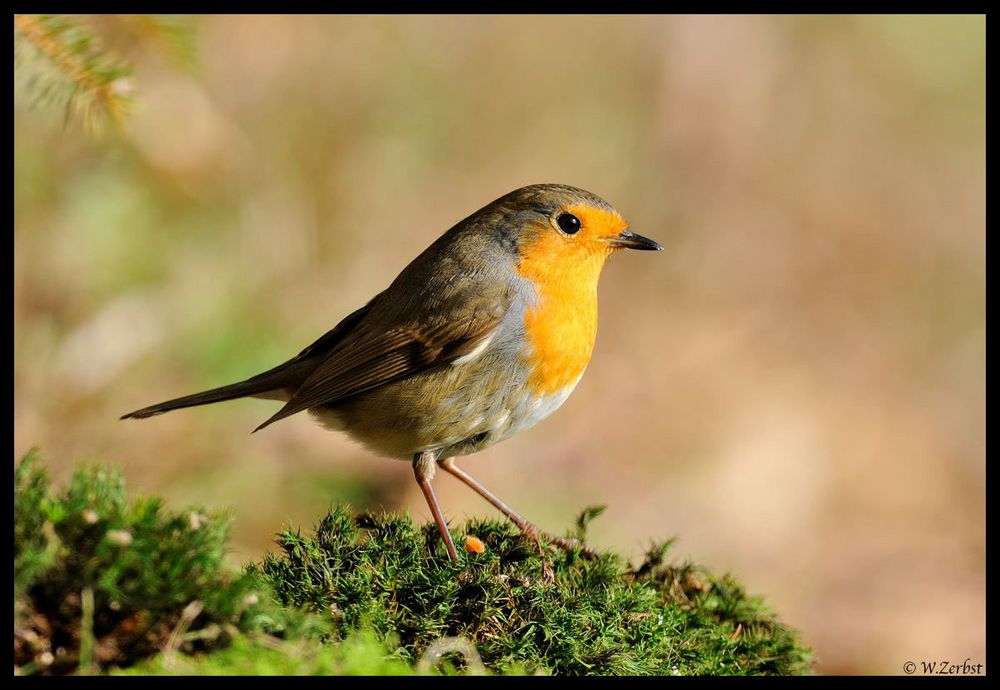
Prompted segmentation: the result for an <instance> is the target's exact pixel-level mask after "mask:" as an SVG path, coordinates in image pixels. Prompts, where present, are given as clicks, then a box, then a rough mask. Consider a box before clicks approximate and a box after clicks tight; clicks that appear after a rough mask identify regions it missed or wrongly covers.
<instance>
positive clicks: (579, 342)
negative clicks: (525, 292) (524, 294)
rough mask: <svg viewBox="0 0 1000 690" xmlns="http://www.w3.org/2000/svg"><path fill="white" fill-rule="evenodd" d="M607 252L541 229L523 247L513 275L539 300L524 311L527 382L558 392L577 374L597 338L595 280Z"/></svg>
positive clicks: (541, 389)
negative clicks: (532, 287)
mask: <svg viewBox="0 0 1000 690" xmlns="http://www.w3.org/2000/svg"><path fill="white" fill-rule="evenodd" d="M607 256H608V252H607V251H606V250H604V249H603V247H600V246H597V245H593V244H583V243H572V242H569V241H567V240H566V239H565V238H561V237H560V236H558V235H556V234H555V233H545V234H543V235H542V236H541V237H539V238H537V240H536V241H535V242H533V243H532V244H531V245H529V246H527V247H525V248H523V249H522V258H521V261H520V263H519V265H518V273H520V274H521V275H522V276H524V277H525V278H527V279H529V280H530V281H532V282H533V283H534V285H535V288H536V290H537V293H538V301H537V302H536V304H535V305H534V306H533V307H531V308H530V309H529V310H528V311H527V312H526V314H525V332H526V335H527V340H528V342H527V346H528V347H527V348H526V350H525V358H526V361H527V363H528V365H529V367H530V368H531V374H530V376H529V379H528V385H529V386H531V388H532V389H533V391H534V392H535V393H536V394H539V395H543V394H544V395H549V394H553V393H558V392H560V391H561V390H563V389H564V388H565V387H566V386H568V385H571V384H573V383H575V382H576V381H577V379H579V378H580V376H581V375H582V374H583V371H584V369H586V368H587V363H588V362H590V355H591V352H593V350H594V339H595V338H596V337H597V281H598V278H599V277H600V274H601V269H602V268H603V266H604V261H605V259H607Z"/></svg>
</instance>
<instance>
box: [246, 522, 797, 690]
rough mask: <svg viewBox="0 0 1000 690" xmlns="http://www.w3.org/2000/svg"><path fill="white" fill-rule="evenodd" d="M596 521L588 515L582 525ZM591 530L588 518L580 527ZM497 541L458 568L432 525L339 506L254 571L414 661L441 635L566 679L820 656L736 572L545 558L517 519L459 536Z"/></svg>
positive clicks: (345, 627)
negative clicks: (392, 642)
mask: <svg viewBox="0 0 1000 690" xmlns="http://www.w3.org/2000/svg"><path fill="white" fill-rule="evenodd" d="M584 522H585V521H581V523H584ZM581 526H583V524H581ZM453 533H454V534H456V535H463V536H464V535H474V536H476V537H478V538H479V539H481V540H482V541H483V542H484V543H485V544H486V551H485V552H484V553H482V554H472V553H463V554H462V556H461V562H460V563H459V564H458V565H452V564H451V563H450V562H449V561H448V559H447V556H446V554H445V552H444V550H443V547H442V546H441V544H440V540H439V539H438V537H437V533H436V530H435V528H434V526H433V525H427V526H425V527H423V528H417V527H415V526H414V525H413V523H412V522H411V521H410V520H409V519H408V518H406V517H400V516H396V515H380V516H373V515H361V516H357V517H354V516H352V515H351V513H350V511H349V510H348V509H346V508H343V507H340V508H336V509H335V510H334V511H333V512H331V513H330V514H329V515H328V516H327V517H325V518H324V519H323V521H322V522H321V523H320V525H319V527H318V528H317V530H316V532H315V534H313V535H311V536H308V537H304V536H302V535H301V534H300V533H299V532H295V531H285V532H284V533H282V534H281V535H280V537H279V540H278V543H279V544H280V546H281V547H282V551H283V553H282V554H280V555H277V556H274V555H269V556H267V557H265V559H264V562H263V563H262V564H261V565H260V566H251V567H250V570H251V571H252V572H259V573H260V574H261V575H262V576H263V577H264V578H265V579H266V580H267V581H268V582H269V583H270V584H271V585H272V586H273V587H274V589H275V591H277V592H278V594H279V596H280V597H281V598H282V601H284V602H285V603H287V604H290V605H295V606H302V607H306V608H309V609H311V610H314V611H324V612H326V611H329V612H332V614H333V617H334V620H335V626H336V628H337V630H338V631H340V632H341V633H346V632H349V631H351V630H355V629H357V628H359V627H361V626H365V625H371V626H372V627H373V628H374V630H375V631H376V633H377V634H379V635H381V636H384V638H385V639H393V638H398V646H397V647H396V649H395V653H396V654H398V655H400V656H401V657H403V658H406V659H409V660H410V661H416V660H417V659H418V658H419V657H420V655H421V654H422V653H423V651H424V650H425V649H426V648H427V646H428V645H429V644H430V643H431V642H432V641H434V640H436V639H439V638H442V637H452V636H454V637H464V638H467V639H469V640H471V641H473V642H474V643H475V645H476V647H477V649H478V651H479V654H480V655H481V657H482V659H483V662H484V663H485V664H486V666H487V668H490V669H492V670H502V669H504V668H508V667H510V666H512V665H515V664H516V665H520V666H522V667H524V668H526V669H529V670H539V671H543V672H546V673H555V674H668V675H669V674H682V675H689V674H789V673H801V672H805V671H807V670H808V665H809V654H808V652H807V651H806V650H805V649H804V648H802V647H801V646H800V645H799V643H798V642H797V640H796V637H795V635H794V634H793V633H792V632H791V631H790V630H789V629H787V628H786V627H784V626H783V625H781V624H780V623H779V622H778V621H777V620H776V619H775V618H774V616H773V615H772V614H771V613H770V612H769V611H768V610H767V608H766V607H765V606H764V605H763V603H762V602H761V601H760V600H758V599H754V598H749V597H747V596H746V594H745V593H744V591H743V590H742V588H741V587H740V586H739V585H738V584H737V583H736V582H735V581H734V580H733V579H732V578H730V577H728V576H726V577H715V576H713V575H711V574H710V573H708V572H707V571H706V570H704V569H703V568H700V567H698V566H695V565H693V564H689V563H688V564H669V565H665V564H664V563H663V560H664V557H665V555H666V552H667V549H668V546H669V543H668V544H664V545H662V546H661V547H658V548H656V549H653V550H651V552H650V553H649V555H648V556H647V559H646V560H645V562H643V563H641V564H640V565H639V566H638V567H635V568H631V567H629V566H628V565H627V564H625V563H623V562H622V560H621V559H620V558H619V557H618V556H616V555H614V554H602V555H601V556H600V558H599V559H597V560H588V559H586V558H583V557H582V556H581V555H580V554H579V553H569V554H567V553H563V552H561V551H555V552H552V551H547V552H546V553H545V556H544V560H543V558H541V557H540V556H539V554H538V552H537V550H536V549H535V548H534V546H533V545H532V544H530V543H527V542H526V541H525V540H524V539H523V538H522V537H521V535H520V534H519V533H517V532H516V530H514V529H513V528H512V527H510V526H509V525H507V524H506V523H498V522H496V521H494V520H472V521H470V522H468V523H467V524H466V525H464V526H457V527H455V528H453Z"/></svg>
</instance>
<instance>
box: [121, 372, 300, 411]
mask: <svg viewBox="0 0 1000 690" xmlns="http://www.w3.org/2000/svg"><path fill="white" fill-rule="evenodd" d="M303 364H306V363H305V362H303V361H301V360H299V361H295V360H293V361H291V362H286V363H285V364H282V365H281V366H278V367H275V368H274V369H271V370H269V371H265V372H264V373H262V374H258V375H257V376H254V377H251V378H249V379H247V380H246V381H240V382H239V383H232V384H229V385H228V386H220V387H219V388H213V389H211V390H207V391H202V392H201V393H193V394H191V395H185V396H182V397H180V398H174V399H173V400H167V401H165V402H161V403H157V404H155V405H150V406H149V407H144V408H142V409H140V410H135V411H134V412H129V413H128V414H124V415H122V416H121V419H145V418H146V417H152V416H154V415H158V414H163V413H164V412H170V411H171V410H178V409H181V408H183V407H194V406H196V405H208V404H209V403H216V402H222V401H224V400H235V399H236V398H246V397H249V396H253V395H261V394H265V393H271V392H274V391H280V390H282V389H285V388H288V387H292V388H294V387H296V386H297V385H298V384H299V383H301V382H302V379H303V378H304V376H305V375H308V371H307V370H306V369H311V368H312V367H308V368H307V367H303V366H302V365H303ZM313 366H315V364H314V363H313Z"/></svg>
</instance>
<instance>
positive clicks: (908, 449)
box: [14, 16, 986, 674]
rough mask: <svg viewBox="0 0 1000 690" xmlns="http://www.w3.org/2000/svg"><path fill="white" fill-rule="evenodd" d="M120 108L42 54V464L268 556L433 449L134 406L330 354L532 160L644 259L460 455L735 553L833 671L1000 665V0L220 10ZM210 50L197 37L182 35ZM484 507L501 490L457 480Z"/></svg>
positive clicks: (563, 520) (547, 510) (19, 384)
mask: <svg viewBox="0 0 1000 690" xmlns="http://www.w3.org/2000/svg"><path fill="white" fill-rule="evenodd" d="M80 21H82V22H85V23H89V24H91V25H92V26H93V28H94V30H95V31H96V32H97V33H98V34H99V35H100V36H101V38H102V39H103V40H104V41H105V42H106V45H107V46H108V47H109V48H110V49H113V50H116V51H118V53H119V54H120V55H122V56H124V58H125V59H127V60H128V61H129V62H130V63H131V64H132V65H133V67H134V73H133V75H132V77H131V79H130V84H131V87H132V89H133V90H134V97H135V107H134V109H133V112H132V114H131V115H130V116H128V117H126V118H125V119H124V120H123V121H124V126H123V128H122V129H121V130H120V131H117V130H115V129H114V128H107V129H105V131H104V132H103V134H99V135H90V134H88V133H87V132H86V131H84V130H83V129H82V128H81V127H79V126H78V124H76V123H74V122H73V121H70V123H69V124H68V125H65V124H64V122H63V112H62V111H61V110H60V109H58V108H52V107H45V106H32V105H31V102H30V99H29V98H27V97H25V95H24V92H25V88H27V87H26V86H25V84H24V83H23V81H24V80H21V83H20V84H18V80H15V86H16V88H15V108H14V171H15V178H14V201H15V207H14V227H15V230H14V252H15V253H14V287H15V291H14V384H15V385H14V459H15V462H16V461H17V459H18V458H20V457H21V456H22V455H23V454H25V453H26V452H27V451H28V450H29V449H30V448H31V447H32V446H36V445H37V446H39V447H40V448H41V452H42V457H43V459H44V460H45V462H46V464H47V465H48V467H49V468H50V469H51V471H52V473H53V474H54V475H55V476H56V477H57V478H59V479H63V478H65V477H67V476H68V474H69V472H70V470H71V467H72V465H73V463H76V462H78V461H85V460H99V461H102V462H109V463H112V464H114V465H117V466H119V467H121V468H123V469H124V471H125V473H126V477H127V480H128V482H129V483H130V486H131V487H132V489H133V490H135V491H142V492H144V493H157V494H163V495H165V496H166V497H167V498H168V499H169V501H170V502H171V503H172V504H173V505H175V506H177V507H180V506H182V505H185V504H189V503H192V502H197V503H201V504H204V505H207V506H210V507H229V508H231V510H232V513H233V515H234V521H233V542H232V544H233V552H232V560H233V562H234V563H241V562H245V561H248V560H251V559H259V558H260V557H261V554H262V553H263V552H264V551H266V550H268V549H270V548H272V538H273V536H274V534H275V533H276V532H277V531H278V530H279V528H281V527H282V525H284V524H293V525H299V526H301V527H302V528H303V529H310V528H311V527H312V525H313V523H314V521H315V520H317V519H319V517H320V515H321V514H322V513H323V511H324V510H325V509H326V508H327V507H328V506H329V505H330V504H331V503H333V502H336V501H339V500H348V501H350V502H351V503H352V504H353V505H354V506H356V507H357V508H380V507H382V508H385V509H401V508H402V509H408V510H409V511H410V512H411V514H413V515H414V516H415V518H416V519H417V520H419V521H425V520H428V519H429V513H428V511H427V509H426V506H425V504H424V501H423V498H422V497H421V495H420V492H419V490H418V489H417V486H416V484H415V483H414V482H413V479H412V472H411V470H410V468H409V466H408V465H407V464H405V463H401V462H394V461H390V460H386V459H382V458H378V457H374V456H372V455H371V454H369V453H367V452H365V451H363V450H362V449H361V448H360V447H359V446H357V445H355V444H353V443H352V442H351V441H350V440H348V439H347V437H346V436H344V435H342V434H336V433H330V432H327V431H324V430H323V429H322V428H320V427H319V426H317V425H315V424H314V423H312V422H311V421H310V420H309V419H308V418H307V417H305V416H299V417H294V418H292V419H289V420H287V421H284V422H282V423H281V424H276V425H274V426H273V427H270V428H268V429H267V430H266V432H262V433H260V434H255V435H253V436H251V435H250V434H249V432H250V430H251V429H253V428H254V427H255V426H256V425H257V424H258V423H260V422H261V421H263V420H264V419H266V418H267V417H268V416H270V415H271V414H272V413H273V412H274V411H275V409H276V407H275V403H274V402H269V401H262V400H243V401H236V402H231V403H226V404H223V405H216V406H210V407H205V408H200V409H197V410H183V411H179V412H174V413H172V414H169V415H166V416H162V417H156V418H153V419H149V420H145V421H130V422H119V421H117V418H118V416H119V415H121V414H123V413H125V412H128V411H130V410H133V409H135V408H138V407H140V406H143V405H147V404H150V403H153V402H158V401H160V400H163V399H166V398H171V397H175V396H177V395H181V394H186V393H191V392H194V391H198V390H202V389H205V388H210V387H213V386H216V385H221V384H225V383H230V382H232V381H235V380H238V379H242V378H245V377H246V376H248V375H251V374H254V373H257V372H258V371H260V370H263V369H265V368H268V367H270V366H272V365H274V364H276V363H278V362H281V361H284V360H285V359H287V358H288V357H290V356H292V355H294V354H295V353H297V352H298V351H299V350H300V349H301V348H302V347H304V346H305V345H307V344H308V343H310V342H312V340H314V339H315V338H316V337H318V336H319V335H321V334H322V333H324V332H325V331H326V330H328V329H329V328H330V327H332V326H333V325H334V324H336V323H337V321H339V320H340V319H341V318H342V317H343V316H345V315H346V314H348V313H349V312H351V311H352V310H354V309H355V308H357V307H358V306H360V305H361V304H363V303H364V302H365V301H366V300H367V299H368V298H369V297H371V296H372V295H374V294H375V293H376V292H378V291H380V290H381V289H383V288H384V287H385V286H386V285H387V284H388V283H389V282H390V281H391V280H392V279H393V278H394V277H395V276H396V274H397V273H398V272H399V270H400V269H402V268H403V266H404V265H405V264H406V263H408V262H409V260H410V259H412V258H413V257H414V256H416V255H417V254H418V253H419V252H420V251H421V250H422V249H423V248H425V247H426V246H427V245H428V244H430V242H431V241H433V240H434V239H435V238H436V237H437V236H438V235H439V234H440V233H441V232H443V231H444V230H445V229H447V228H448V227H450V226H451V225H452V224H454V223H455V222H457V221H458V220H460V219H461V218H463V217H465V216H466V215H468V214H469V213H470V212H472V211H474V210H476V209H478V208H480V207H481V206H483V205H485V204H486V203H488V202H490V201H492V200H493V199H495V198H496V197H498V196H500V195H502V194H504V193H506V192H508V191H510V190H512V189H514V188H516V187H519V186H522V185H525V184H530V183H537V182H561V183H567V184H572V185H577V186H580V187H584V188H586V189H588V190H591V191H593V192H595V193H597V194H599V195H601V196H603V197H604V198H606V199H608V200H609V201H610V202H611V203H613V204H614V205H615V206H616V207H617V208H618V209H620V210H621V211H622V212H623V214H624V215H625V216H626V218H627V219H628V220H629V221H630V222H631V224H632V227H633V228H634V229H635V230H636V231H637V232H640V233H642V234H645V235H649V236H651V237H653V238H655V239H657V240H659V241H660V242H661V243H662V244H663V245H664V246H665V248H666V251H664V252H662V253H660V254H657V255H650V254H641V255H640V254H625V253H623V254H620V255H617V256H615V257H614V258H613V259H612V261H611V262H610V263H609V266H608V268H607V270H606V271H605V273H604V277H603V279H602V284H601V289H600V301H601V324H600V332H599V335H598V340H597V346H596V349H595V353H594V357H593V360H592V361H591V365H590V368H589V370H588V373H587V375H586V376H584V378H583V380H582V382H581V383H580V385H579V387H578V388H577V390H576V392H575V394H574V395H573V396H572V397H571V398H570V399H569V400H568V402H567V403H566V404H565V405H564V406H563V408H562V409H561V410H560V411H559V412H558V414H555V415H554V416H553V417H551V418H550V419H548V420H547V421H545V422H544V423H542V424H540V425H539V426H537V427H535V428H534V429H532V430H531V431H529V432H527V433H524V434H522V435H520V436H518V437H516V438H514V439H512V440H509V441H507V442H505V443H503V444H501V445H499V446H496V447H494V448H492V449H489V450H487V451H485V452H482V453H480V454H478V455H476V456H473V457H471V458H468V459H466V461H465V464H464V467H465V468H466V469H468V470H469V471H470V472H471V473H472V474H473V475H474V476H476V477H477V478H479V479H480V480H481V481H483V483H485V484H486V485H487V486H489V487H491V488H492V489H493V490H494V491H496V493H497V494H499V495H500V496H502V497H504V498H506V499H507V500H508V501H509V502H510V503H511V504H512V505H513V506H514V507H515V508H516V509H518V510H519V511H521V512H523V513H524V514H525V515H527V516H529V517H530V518H532V519H534V520H535V521H536V522H537V523H538V524H540V525H541V526H542V527H543V528H545V529H548V530H551V531H555V532H562V531H563V530H564V529H566V528H568V527H569V526H570V525H571V524H572V521H573V519H574V517H575V516H576V515H577V513H578V512H579V511H580V510H581V509H582V508H583V507H584V506H587V505H592V504H607V506H608V510H607V512H606V513H605V514H604V515H603V516H602V517H601V518H600V519H599V520H597V521H596V522H595V523H593V525H592V527H591V532H590V540H591V542H592V543H593V544H594V545H596V546H599V547H610V548H614V549H617V550H619V551H620V552H622V553H624V554H626V555H628V556H631V557H636V558H637V557H639V556H640V555H641V554H642V553H643V552H644V550H645V549H646V548H647V547H648V546H649V545H650V544H651V543H652V542H654V541H659V540H663V539H665V538H668V537H671V536H674V535H676V536H678V537H679V541H678V543H677V544H676V546H675V548H674V551H673V553H674V556H675V557H677V558H690V559H692V560H695V561H698V562H700V563H704V564H705V565H707V566H709V567H710V568H712V569H713V570H717V571H727V570H728V571H731V572H733V573H734V574H735V575H736V576H737V577H738V578H739V579H740V580H742V581H743V582H745V583H746V585H747V587H748V589H749V590H750V591H751V592H752V593H754V594H759V595H762V596H764V597H765V598H766V599H767V600H768V602H769V603H770V604H772V605H773V607H774V608H775V609H776V610H777V611H778V612H779V613H780V615H781V616H782V617H783V618H784V619H785V620H786V621H787V622H788V623H789V624H790V625H792V626H794V627H796V628H798V629H800V630H801V631H802V633H803V634H804V637H805V639H806V641H807V642H808V643H809V644H811V645H812V646H813V647H814V649H815V651H816V654H817V656H818V659H819V661H818V665H817V670H818V671H819V672H821V673H885V674H895V673H901V672H902V666H903V664H904V662H906V661H908V660H914V661H916V662H918V663H919V661H921V660H940V659H949V660H952V661H956V662H958V663H961V662H962V661H963V660H965V659H966V658H970V657H971V660H972V663H980V662H985V445H984V434H985V117H986V112H985V103H986V96H985V25H986V22H985V18H984V17H979V16H949V17H910V16H893V17H880V16H864V17H850V16H839V17H822V16H809V17H780V16H769V17H759V16H758V17H754V16H740V17H726V16H708V17H699V16H677V17H669V16H664V17H592V18H591V17H542V16H532V17H484V16H478V17H427V16H422V17H392V16H369V17H326V16H324V17H307V16H289V17H280V16H273V17H262V16H253V17H239V16H221V17H211V16H206V17H198V18H191V19H189V20H186V21H187V22H188V24H189V28H190V31H191V36H190V40H189V42H188V44H189V45H188V48H189V49H190V50H189V51H187V50H185V51H181V52H180V53H178V51H176V50H170V49H161V47H160V46H158V45H156V42H155V41H151V40H144V39H143V38H142V34H141V31H140V30H139V29H138V28H137V27H138V25H137V24H136V23H135V22H134V21H131V20H129V19H128V18H124V17H122V18H116V17H83V18H81V20H80ZM179 54H182V57H180V58H179V57H178V55H179ZM435 486H436V488H437V490H438V492H439V497H440V499H441V501H442V503H443V505H444V506H445V508H446V512H447V514H448V515H449V516H450V517H451V518H452V519H454V520H459V521H460V520H462V519H464V518H465V517H466V516H486V515H492V514H494V512H493V510H492V508H491V507H490V506H489V505H487V504H486V503H485V502H483V501H482V500H481V499H479V498H478V497H477V496H476V495H475V494H473V493H472V492H471V491H469V490H467V489H465V488H464V487H463V486H462V485H460V484H459V483H458V482H456V481H454V480H452V479H451V478H450V477H447V476H442V477H441V478H440V479H439V480H438V481H437V482H435Z"/></svg>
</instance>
